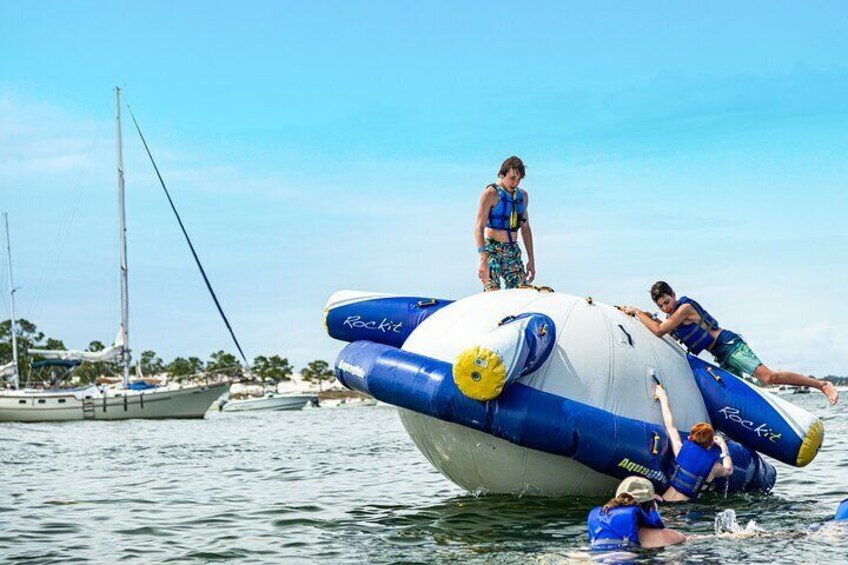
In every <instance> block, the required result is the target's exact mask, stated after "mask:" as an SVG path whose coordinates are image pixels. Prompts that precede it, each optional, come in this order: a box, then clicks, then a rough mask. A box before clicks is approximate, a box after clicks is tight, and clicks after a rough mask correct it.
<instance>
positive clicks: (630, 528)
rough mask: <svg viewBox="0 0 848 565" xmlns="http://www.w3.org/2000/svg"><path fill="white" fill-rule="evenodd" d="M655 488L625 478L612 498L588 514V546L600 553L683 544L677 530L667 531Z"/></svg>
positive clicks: (644, 480) (683, 538) (637, 479)
mask: <svg viewBox="0 0 848 565" xmlns="http://www.w3.org/2000/svg"><path fill="white" fill-rule="evenodd" d="M655 498H656V495H655V494H654V485H652V484H651V481H649V480H648V479H645V478H642V477H627V478H626V479H624V480H623V481H621V484H620V485H618V489H617V490H616V491H615V498H613V499H612V500H610V501H609V502H607V503H606V504H605V505H604V506H596V507H595V508H593V509H592V510H591V511H590V512H589V518H588V520H587V522H588V523H587V526H588V530H589V544H590V545H591V546H592V549H595V550H599V551H611V550H622V549H623V550H632V549H636V548H639V547H644V548H652V547H664V546H666V545H673V544H676V543H682V542H684V541H686V536H685V535H683V534H682V533H680V532H678V531H677V530H671V529H667V528H666V527H665V524H663V521H662V518H661V517H660V514H659V512H658V511H657V503H656V500H655Z"/></svg>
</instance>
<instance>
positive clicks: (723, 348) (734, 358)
mask: <svg viewBox="0 0 848 565" xmlns="http://www.w3.org/2000/svg"><path fill="white" fill-rule="evenodd" d="M710 352H711V353H712V354H713V356H715V359H716V361H717V362H718V363H719V366H720V367H721V368H722V369H724V370H725V371H728V372H730V373H733V374H734V375H737V376H739V377H741V376H742V373H745V374H748V375H753V374H754V371H755V370H756V368H757V367H759V366H760V365H762V364H763V362H762V361H760V358H759V357H757V355H756V354H755V353H754V352H753V351H751V348H750V347H748V344H747V343H745V340H744V339H742V336H740V335H739V334H737V333H734V332H732V331H730V330H721V333H720V334H718V338H716V342H715V343H714V344H713V347H712V349H711V350H710Z"/></svg>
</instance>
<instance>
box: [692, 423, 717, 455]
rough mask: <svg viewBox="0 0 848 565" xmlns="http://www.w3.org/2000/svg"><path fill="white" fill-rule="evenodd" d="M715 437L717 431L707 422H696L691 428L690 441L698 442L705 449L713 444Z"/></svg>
mask: <svg viewBox="0 0 848 565" xmlns="http://www.w3.org/2000/svg"><path fill="white" fill-rule="evenodd" d="M714 439H715V432H714V431H713V427H712V426H711V425H709V424H708V423H706V422H701V423H700V424H695V425H694V426H692V429H691V430H689V441H691V442H692V443H697V444H698V445H700V446H701V447H703V448H704V449H707V448H709V447H710V446H711V445H712V444H713V440H714Z"/></svg>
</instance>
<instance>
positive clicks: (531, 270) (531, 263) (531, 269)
mask: <svg viewBox="0 0 848 565" xmlns="http://www.w3.org/2000/svg"><path fill="white" fill-rule="evenodd" d="M519 190H520V189H519ZM522 192H524V222H523V223H522V224H521V240H522V241H524V249H526V250H527V283H528V284H529V283H531V282H533V279H535V278H536V255H535V253H534V252H533V229H532V228H531V227H530V212H529V211H528V206H529V205H530V197H529V196H528V195H527V192H525V191H522Z"/></svg>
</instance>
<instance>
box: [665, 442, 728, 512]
mask: <svg viewBox="0 0 848 565" xmlns="http://www.w3.org/2000/svg"><path fill="white" fill-rule="evenodd" d="M720 455H721V450H720V449H719V447H718V446H717V445H713V446H711V447H710V448H709V449H704V448H703V447H701V446H700V445H698V444H697V443H692V442H691V441H689V440H688V439H685V440H683V446H682V447H681V448H680V451H679V452H678V453H677V457H675V459H674V463H673V464H672V473H671V477H669V481H668V483H669V485H670V486H673V487H674V488H676V489H677V491H678V492H679V493H680V494H683V495H686V496H688V497H689V498H692V499H694V498H697V497H698V495H699V494H700V493H701V489H702V488H703V487H704V486H705V484H706V482H707V477H708V476H709V475H710V471H711V470H712V468H713V465H715V462H716V461H718V460H719V459H720Z"/></svg>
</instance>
